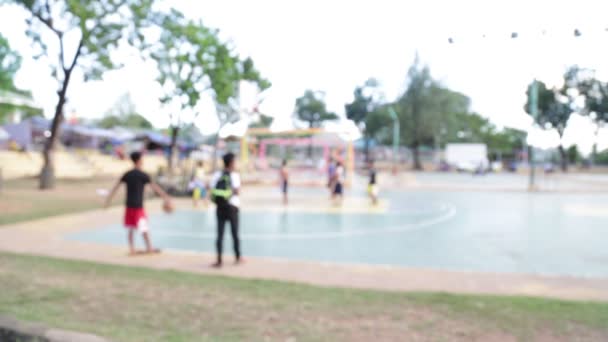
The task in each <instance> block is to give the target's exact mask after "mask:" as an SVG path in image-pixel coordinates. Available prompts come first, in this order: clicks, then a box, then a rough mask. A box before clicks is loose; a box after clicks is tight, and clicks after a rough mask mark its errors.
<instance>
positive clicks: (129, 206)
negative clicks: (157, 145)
mask: <svg viewBox="0 0 608 342" xmlns="http://www.w3.org/2000/svg"><path fill="white" fill-rule="evenodd" d="M131 160H132V161H133V164H134V167H133V169H132V170H130V171H128V172H126V173H125V174H124V175H123V176H122V177H121V178H120V180H119V181H118V183H116V185H114V188H112V191H111V192H110V194H109V195H108V197H107V198H106V204H105V207H106V208H107V207H109V206H110V203H111V202H112V198H113V197H114V194H115V193H116V191H117V190H118V188H119V187H120V185H121V183H125V185H126V186H127V196H126V208H125V217H124V224H125V228H127V230H128V231H129V254H131V255H134V254H137V251H136V250H135V245H134V243H133V235H134V232H135V230H138V231H140V232H141V233H142V236H143V238H144V241H145V243H146V251H145V252H146V253H154V252H159V250H158V249H154V248H152V243H151V242H150V236H149V234H148V216H147V215H146V212H145V210H144V188H145V186H146V184H150V187H151V188H152V190H154V192H156V193H157V194H158V195H159V196H161V197H162V198H163V199H164V201H165V206H168V207H172V205H171V198H170V197H169V195H167V193H166V192H164V191H163V189H161V188H160V186H158V185H157V184H156V183H154V182H152V181H151V179H150V176H148V174H147V173H145V172H144V171H142V169H141V167H142V155H141V153H140V152H133V153H131Z"/></svg>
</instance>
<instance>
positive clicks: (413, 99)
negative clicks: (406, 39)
mask: <svg viewBox="0 0 608 342" xmlns="http://www.w3.org/2000/svg"><path fill="white" fill-rule="evenodd" d="M440 90H441V89H440V87H439V85H438V83H437V82H436V81H435V80H433V79H432V78H431V74H430V70H429V68H428V67H427V66H422V67H421V66H420V63H419V60H418V56H416V59H415V60H414V63H413V64H412V66H411V67H410V69H409V71H408V84H407V88H406V90H405V92H404V93H403V94H402V95H401V96H400V98H399V99H398V100H397V103H396V106H395V107H396V110H397V113H398V115H399V121H400V125H401V135H402V139H403V140H404V141H405V143H406V144H407V145H408V146H409V147H410V148H411V149H412V152H413V156H414V169H415V170H422V163H421V162H420V146H422V145H423V144H431V143H433V142H434V141H435V140H436V136H437V132H438V131H440V130H441V129H440V127H439V125H438V124H439V123H440V122H441V112H440V110H439V108H438V107H439V106H438V104H439V102H438V101H437V100H436V99H435V98H434V95H437V93H439V92H440Z"/></svg>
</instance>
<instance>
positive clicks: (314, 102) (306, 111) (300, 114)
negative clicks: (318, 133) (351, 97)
mask: <svg viewBox="0 0 608 342" xmlns="http://www.w3.org/2000/svg"><path fill="white" fill-rule="evenodd" d="M324 96H325V95H324V94H323V93H322V92H319V91H312V90H306V91H305V92H304V95H302V96H301V97H299V98H297V99H296V108H295V112H296V116H297V118H298V119H299V120H301V121H304V122H306V123H307V124H308V128H315V127H321V125H322V124H323V122H324V121H328V120H336V119H337V118H338V116H337V115H336V114H334V113H331V112H329V111H327V107H326V105H325V99H324Z"/></svg>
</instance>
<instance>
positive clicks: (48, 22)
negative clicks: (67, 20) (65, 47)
mask: <svg viewBox="0 0 608 342" xmlns="http://www.w3.org/2000/svg"><path fill="white" fill-rule="evenodd" d="M32 14H33V15H34V17H36V19H38V20H40V21H41V22H42V23H43V24H44V25H46V27H48V28H49V29H50V30H51V31H53V32H54V33H55V34H56V35H57V36H59V37H61V36H63V32H61V31H59V30H58V29H56V28H55V26H53V22H52V21H51V20H50V19H49V18H44V17H43V16H42V14H41V13H40V12H32Z"/></svg>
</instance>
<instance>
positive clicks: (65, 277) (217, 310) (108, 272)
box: [0, 253, 608, 341]
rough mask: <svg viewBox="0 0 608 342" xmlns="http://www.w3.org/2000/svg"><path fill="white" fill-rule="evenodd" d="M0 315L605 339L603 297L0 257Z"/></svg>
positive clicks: (140, 326) (80, 321) (220, 330)
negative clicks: (483, 292) (455, 291)
mask: <svg viewBox="0 0 608 342" xmlns="http://www.w3.org/2000/svg"><path fill="white" fill-rule="evenodd" d="M245 267H246V266H245ZM0 314H3V315H9V316H13V317H15V318H18V319H22V320H28V321H37V322H43V323H46V324H48V325H50V326H54V327H59V328H65V329H72V330H77V331H84V332H91V333H95V334H99V335H102V336H106V337H108V338H111V339H115V340H117V341H201V340H203V341H204V340H229V341H230V340H248V341H263V340H280V341H285V340H290V339H291V340H298V341H328V340H331V341H336V340H342V341H370V340H401V341H471V340H478V341H517V340H521V341H530V340H539V341H606V340H608V303H586V302H568V301H558V300H548V299H537V298H525V297H494V296H468V295H467V296H465V295H449V294H427V293H396V292H381V291H364V290H354V289H336V288H323V287H314V286H308V285H299V284H292V283H283V282H276V281H263V280H243V279H234V278H227V277H222V276H204V275H196V274H189V273H182V272H175V271H159V270H150V269H143V268H130V267H121V266H109V265H103V264H95V263H89V262H81V261H66V260H59V259H52V258H46V257H36V256H24V255H14V254H5V253H0Z"/></svg>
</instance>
